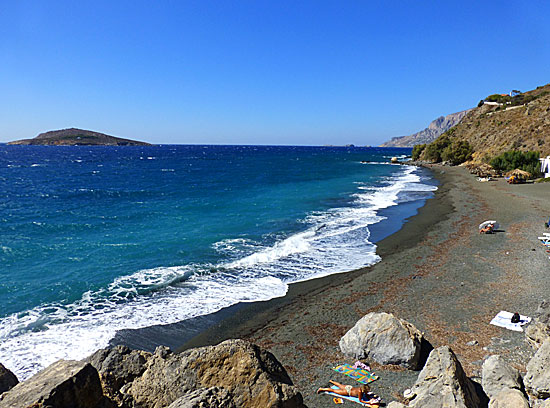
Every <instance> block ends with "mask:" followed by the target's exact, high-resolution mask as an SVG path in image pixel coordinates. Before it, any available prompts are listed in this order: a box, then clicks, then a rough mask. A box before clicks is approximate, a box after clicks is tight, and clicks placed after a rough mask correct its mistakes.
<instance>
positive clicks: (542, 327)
mask: <svg viewBox="0 0 550 408" xmlns="http://www.w3.org/2000/svg"><path fill="white" fill-rule="evenodd" d="M525 337H526V339H527V341H528V342H529V344H531V345H532V346H533V347H535V348H539V347H540V346H541V345H542V343H544V342H545V341H547V340H550V302H547V301H545V300H543V301H542V302H541V304H540V305H539V307H538V308H537V311H536V312H535V314H534V315H533V319H532V321H531V323H529V325H528V326H527V327H526V328H525Z"/></svg>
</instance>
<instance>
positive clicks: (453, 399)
mask: <svg viewBox="0 0 550 408" xmlns="http://www.w3.org/2000/svg"><path fill="white" fill-rule="evenodd" d="M411 392H412V395H411V397H412V399H411V400H410V402H409V407H418V408H443V407H445V408H453V407H457V408H476V407H479V406H480V400H479V397H478V396H477V394H476V391H475V386H474V383H473V382H472V381H471V380H470V379H469V378H468V377H466V374H465V373H464V370H463V369H462V366H461V364H460V362H459V361H458V359H457V358H456V356H455V354H454V353H453V351H452V350H451V349H450V348H449V347H448V346H442V347H439V348H436V349H434V350H433V351H432V352H431V353H430V355H429V357H428V360H427V361H426V365H425V366H424V368H423V369H422V371H421V372H420V374H419V375H418V379H417V380H416V383H415V384H414V386H413V387H412V389H411Z"/></svg>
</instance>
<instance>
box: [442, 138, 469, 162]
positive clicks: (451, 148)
mask: <svg viewBox="0 0 550 408" xmlns="http://www.w3.org/2000/svg"><path fill="white" fill-rule="evenodd" d="M473 152H474V149H473V148H472V146H471V145H470V143H468V142H467V141H466V140H455V141H453V142H452V143H451V144H450V145H448V146H447V147H446V148H445V150H443V152H442V153H441V158H442V159H443V160H444V161H448V162H450V163H451V164H452V165H454V166H456V165H458V164H460V163H464V162H465V161H468V160H470V159H471V158H472V153H473Z"/></svg>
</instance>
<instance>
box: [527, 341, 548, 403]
mask: <svg viewBox="0 0 550 408" xmlns="http://www.w3.org/2000/svg"><path fill="white" fill-rule="evenodd" d="M523 382H524V384H525V390H526V391H527V393H528V394H529V395H530V396H532V397H534V398H538V399H548V398H550V341H546V342H544V344H543V345H542V346H541V347H540V348H539V349H538V350H537V352H536V353H535V355H534V356H533V358H532V359H531V360H530V361H529V363H528V364H527V373H526V374H525V377H523Z"/></svg>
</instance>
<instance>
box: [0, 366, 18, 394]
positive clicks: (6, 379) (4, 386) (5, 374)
mask: <svg viewBox="0 0 550 408" xmlns="http://www.w3.org/2000/svg"><path fill="white" fill-rule="evenodd" d="M18 382H19V380H18V379H17V377H16V376H15V374H14V373H12V372H11V371H10V370H8V369H7V368H6V367H4V366H3V365H2V364H0V394H2V393H3V392H6V391H8V390H10V389H12V388H13V387H15V386H16V385H17V383H18Z"/></svg>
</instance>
